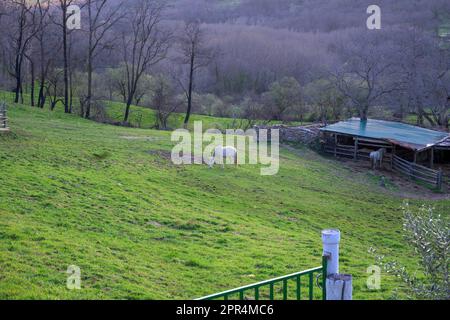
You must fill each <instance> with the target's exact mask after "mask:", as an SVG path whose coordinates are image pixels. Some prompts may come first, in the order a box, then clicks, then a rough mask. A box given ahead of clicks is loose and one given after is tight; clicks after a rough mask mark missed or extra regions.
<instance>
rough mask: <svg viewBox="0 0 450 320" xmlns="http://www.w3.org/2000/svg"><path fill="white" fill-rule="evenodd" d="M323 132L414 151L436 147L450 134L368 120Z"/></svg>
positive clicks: (358, 120)
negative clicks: (372, 140)
mask: <svg viewBox="0 0 450 320" xmlns="http://www.w3.org/2000/svg"><path fill="white" fill-rule="evenodd" d="M320 130H321V131H325V132H336V133H341V134H347V135H352V136H358V137H362V138H371V139H381V140H387V141H389V142H391V143H393V144H397V145H400V146H403V147H406V148H409V149H413V150H421V149H426V148H429V147H432V146H434V145H435V144H437V143H439V142H441V141H443V140H444V139H446V138H448V137H449V134H448V133H445V132H439V131H434V130H429V129H425V128H421V127H417V126H412V125H409V124H405V123H400V122H393V121H384V120H374V119H368V120H367V121H361V120H360V119H359V118H351V119H348V120H346V121H341V122H338V123H335V124H332V125H329V126H326V127H324V128H322V129H320Z"/></svg>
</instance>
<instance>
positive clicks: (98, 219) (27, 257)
mask: <svg viewBox="0 0 450 320" xmlns="http://www.w3.org/2000/svg"><path fill="white" fill-rule="evenodd" d="M9 117H10V127H11V133H9V134H3V135H0V168H1V173H0V239H1V241H0V266H1V268H0V298H2V299H80V298H81V299H96V298H99V299H169V298H173V299H190V298H196V297H200V296H203V295H206V294H210V293H214V292H217V291H221V290H225V289H230V288H233V287H237V286H240V285H244V284H249V283H252V282H256V281H259V280H265V279H267V278H270V277H275V276H280V275H284V274H288V273H291V272H296V271H300V270H303V269H307V268H311V267H314V266H318V265H320V261H321V239H320V231H321V230H322V229H325V228H332V227H334V228H339V229H340V230H341V232H342V241H341V270H342V271H343V272H345V273H351V274H353V276H354V298H355V299H389V298H393V297H399V298H403V297H405V296H404V292H403V290H402V287H401V285H400V284H399V283H398V282H397V280H396V279H394V278H392V277H390V276H388V275H385V274H383V276H382V283H381V285H382V287H381V290H378V291H369V290H368V289H367V287H366V285H365V283H366V279H367V274H366V269H367V267H369V266H370V265H372V264H373V263H374V258H373V257H372V256H371V255H370V254H369V252H368V249H369V248H370V247H376V248H377V249H378V250H379V251H380V252H382V253H384V254H385V255H386V257H387V258H388V259H390V258H392V259H397V260H398V261H400V262H401V263H403V264H405V265H407V266H409V267H411V266H414V264H415V261H414V257H413V255H412V252H411V251H410V249H409V248H408V247H407V243H406V242H405V241H404V240H403V237H402V231H401V229H402V225H401V216H402V212H401V210H400V206H401V204H402V202H403V201H404V198H403V197H401V196H398V195H397V193H391V191H389V190H386V189H382V188H381V187H379V185H378V181H376V179H374V178H373V176H372V175H370V174H369V173H368V172H354V171H352V170H351V167H350V166H347V165H346V164H345V163H341V162H337V161H334V160H333V159H327V158H324V157H322V156H320V155H318V154H316V153H314V152H312V151H310V150H308V149H305V148H300V149H294V148H283V149H282V150H281V154H280V157H281V164H280V171H279V173H278V175H276V176H260V175H259V167H257V166H240V167H239V168H234V167H233V166H230V167H226V168H225V169H224V170H222V169H221V168H220V167H219V166H218V167H215V168H214V169H208V167H207V166H205V165H204V166H199V165H197V166H175V165H173V164H171V162H170V150H171V148H172V146H173V144H174V143H172V142H171V141H170V133H169V132H162V131H155V130H148V129H133V128H123V127H115V126H110V125H103V124H98V123H95V122H92V121H88V120H84V119H81V118H80V117H78V116H75V115H67V114H63V113H61V112H49V111H47V110H37V109H33V108H30V107H25V106H21V105H12V106H11V107H10V108H9ZM219 119H220V118H219ZM196 120H198V119H196ZM422 203H427V204H432V205H433V206H435V207H436V211H437V212H438V213H441V214H443V215H448V212H449V208H450V200H435V201H425V200H411V204H412V205H420V204H422ZM69 265H77V266H79V267H80V268H81V275H82V283H81V286H82V288H81V290H72V291H71V290H68V289H67V288H66V278H67V274H66V270H67V267H68V266H69Z"/></svg>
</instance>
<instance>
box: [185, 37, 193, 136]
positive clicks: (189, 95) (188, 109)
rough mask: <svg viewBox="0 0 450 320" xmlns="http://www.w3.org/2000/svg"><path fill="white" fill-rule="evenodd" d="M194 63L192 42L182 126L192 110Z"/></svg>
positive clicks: (186, 123)
mask: <svg viewBox="0 0 450 320" xmlns="http://www.w3.org/2000/svg"><path fill="white" fill-rule="evenodd" d="M194 63H195V44H194V43H192V51H191V66H190V71H189V89H188V107H187V111H186V118H185V119H184V127H185V128H186V127H187V125H188V122H189V118H190V116H191V110H192V88H193V82H194Z"/></svg>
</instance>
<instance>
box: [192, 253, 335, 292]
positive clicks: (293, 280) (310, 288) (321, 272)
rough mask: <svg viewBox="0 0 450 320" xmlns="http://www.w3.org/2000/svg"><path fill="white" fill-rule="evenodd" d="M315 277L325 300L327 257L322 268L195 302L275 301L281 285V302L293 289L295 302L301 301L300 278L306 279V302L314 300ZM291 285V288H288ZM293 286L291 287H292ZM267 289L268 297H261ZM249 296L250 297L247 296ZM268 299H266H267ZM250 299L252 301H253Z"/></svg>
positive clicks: (266, 281) (323, 260) (255, 284)
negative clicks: (220, 300)
mask: <svg viewBox="0 0 450 320" xmlns="http://www.w3.org/2000/svg"><path fill="white" fill-rule="evenodd" d="M315 275H316V279H317V286H318V287H319V277H321V278H322V281H321V286H320V288H321V295H322V300H326V287H325V283H326V281H325V279H326V276H327V257H326V256H323V257H322V266H320V267H316V268H312V269H308V270H304V271H300V272H296V273H292V274H288V275H286V276H282V277H278V278H273V279H269V280H265V281H261V282H258V283H253V284H250V285H246V286H243V287H239V288H235V289H231V290H227V291H223V292H219V293H215V294H211V295H209V296H205V297H202V298H199V299H197V300H219V299H223V300H246V299H248V300H250V299H252V297H253V299H254V300H277V299H275V293H276V292H275V285H278V284H281V285H282V287H281V289H282V290H281V293H282V298H283V299H282V300H288V296H289V295H288V293H289V289H291V288H292V287H294V288H295V298H296V300H302V278H307V283H308V284H307V286H306V288H307V297H308V300H314V276H315ZM289 284H291V288H290V287H289ZM292 285H293V286H292ZM267 287H268V295H266V297H264V296H263V295H262V291H263V290H262V289H263V288H267ZM249 295H250V296H249ZM267 298H268V299H267ZM253 299H252V300H253Z"/></svg>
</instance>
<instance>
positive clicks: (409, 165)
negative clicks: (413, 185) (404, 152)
mask: <svg viewBox="0 0 450 320" xmlns="http://www.w3.org/2000/svg"><path fill="white" fill-rule="evenodd" d="M392 169H393V170H396V171H398V172H400V173H403V174H404V175H407V176H409V177H410V178H413V179H417V180H419V181H423V182H425V183H428V184H431V185H433V186H435V187H436V188H438V189H439V190H440V189H441V188H442V182H443V175H442V170H433V169H430V168H427V167H424V166H421V165H418V164H416V163H413V162H409V161H407V160H405V159H402V158H400V157H398V156H395V155H394V157H393V159H392Z"/></svg>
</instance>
